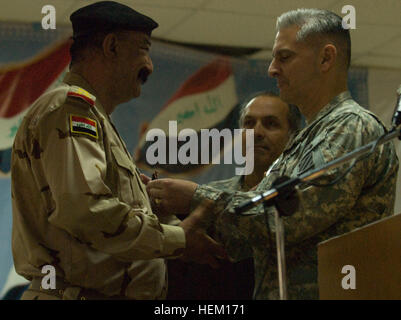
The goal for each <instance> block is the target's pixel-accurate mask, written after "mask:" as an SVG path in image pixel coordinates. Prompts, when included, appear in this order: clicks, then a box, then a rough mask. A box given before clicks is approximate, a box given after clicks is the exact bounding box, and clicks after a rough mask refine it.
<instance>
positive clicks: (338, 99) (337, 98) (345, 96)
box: [307, 91, 352, 127]
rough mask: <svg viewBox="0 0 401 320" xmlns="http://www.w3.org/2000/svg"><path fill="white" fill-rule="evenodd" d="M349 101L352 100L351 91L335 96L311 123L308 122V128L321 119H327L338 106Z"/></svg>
mask: <svg viewBox="0 0 401 320" xmlns="http://www.w3.org/2000/svg"><path fill="white" fill-rule="evenodd" d="M348 99H352V97H351V93H350V92H349V91H344V92H341V93H340V94H339V95H337V96H335V97H334V98H333V99H332V100H331V101H330V102H329V103H328V104H326V105H325V106H324V107H323V108H322V109H320V111H319V112H318V113H317V114H316V115H315V116H314V117H313V118H312V119H311V120H310V121H308V123H307V124H308V127H309V126H310V125H312V124H313V123H314V122H316V121H319V120H320V119H321V118H323V117H325V116H326V115H327V114H328V113H330V112H331V110H333V109H334V108H335V107H337V105H339V104H340V103H341V102H343V101H345V100H348Z"/></svg>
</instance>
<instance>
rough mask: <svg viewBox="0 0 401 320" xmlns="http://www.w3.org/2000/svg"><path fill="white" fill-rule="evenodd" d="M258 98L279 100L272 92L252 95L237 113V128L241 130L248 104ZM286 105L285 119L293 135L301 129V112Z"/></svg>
mask: <svg viewBox="0 0 401 320" xmlns="http://www.w3.org/2000/svg"><path fill="white" fill-rule="evenodd" d="M258 97H273V98H278V99H281V98H280V96H279V95H278V94H276V93H274V92H272V91H261V92H257V93H255V94H253V95H252V96H251V97H249V98H248V99H247V100H246V102H245V103H244V104H242V106H241V109H240V113H239V127H240V128H243V126H244V119H245V115H246V110H247V106H248V104H249V103H250V102H251V101H252V100H253V99H255V98H258ZM283 102H284V101H283ZM284 103H285V104H287V103H286V102H284ZM287 105H288V114H287V119H288V125H289V131H290V133H291V134H294V133H295V132H297V131H299V130H300V129H301V128H302V125H303V118H302V115H301V112H300V111H299V109H298V107H297V106H295V105H292V104H287Z"/></svg>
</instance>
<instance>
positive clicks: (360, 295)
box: [318, 214, 401, 300]
mask: <svg viewBox="0 0 401 320" xmlns="http://www.w3.org/2000/svg"><path fill="white" fill-rule="evenodd" d="M318 283H319V297H320V299H321V300H331V299H339V300H357V299H360V300H373V299H375V300H383V299H386V300H394V299H397V300H399V299H401V214H397V215H394V216H391V217H387V218H384V219H381V220H379V221H376V222H373V223H371V224H368V225H366V226H363V227H361V228H358V229H356V230H354V231H351V232H349V233H346V234H343V235H341V236H338V237H335V238H331V239H329V240H326V241H323V242H320V243H319V244H318ZM353 285H355V286H354V288H353Z"/></svg>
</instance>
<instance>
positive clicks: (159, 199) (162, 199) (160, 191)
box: [146, 178, 198, 214]
mask: <svg viewBox="0 0 401 320" xmlns="http://www.w3.org/2000/svg"><path fill="white" fill-rule="evenodd" d="M197 187H198V184H196V183H195V182H192V181H187V180H181V179H169V178H167V179H158V180H152V181H149V182H148V183H147V187H146V190H147V192H148V195H149V196H150V197H151V198H152V199H153V201H154V202H155V203H156V204H157V205H159V206H160V208H161V209H162V210H163V211H165V212H169V213H174V214H188V213H189V210H190V203H191V200H192V196H193V195H194V193H195V190H196V188H197Z"/></svg>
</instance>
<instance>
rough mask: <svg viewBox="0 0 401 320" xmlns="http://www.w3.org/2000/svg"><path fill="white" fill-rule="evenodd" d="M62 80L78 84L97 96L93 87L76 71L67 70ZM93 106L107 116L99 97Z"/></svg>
mask: <svg viewBox="0 0 401 320" xmlns="http://www.w3.org/2000/svg"><path fill="white" fill-rule="evenodd" d="M63 82H64V83H66V84H69V85H71V86H78V87H80V88H82V89H85V90H86V91H88V92H89V93H90V94H92V95H94V96H95V97H96V96H97V94H96V91H95V89H93V88H92V86H91V85H90V84H89V83H88V82H87V81H86V80H85V79H84V78H83V77H82V76H81V75H79V74H78V73H75V72H71V71H70V72H67V74H66V75H65V77H64V79H63ZM95 106H96V108H97V109H98V110H99V111H100V112H101V114H102V115H103V116H105V117H106V118H107V113H106V111H105V110H104V107H103V106H102V104H101V102H100V101H99V99H96V103H95Z"/></svg>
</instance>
